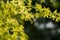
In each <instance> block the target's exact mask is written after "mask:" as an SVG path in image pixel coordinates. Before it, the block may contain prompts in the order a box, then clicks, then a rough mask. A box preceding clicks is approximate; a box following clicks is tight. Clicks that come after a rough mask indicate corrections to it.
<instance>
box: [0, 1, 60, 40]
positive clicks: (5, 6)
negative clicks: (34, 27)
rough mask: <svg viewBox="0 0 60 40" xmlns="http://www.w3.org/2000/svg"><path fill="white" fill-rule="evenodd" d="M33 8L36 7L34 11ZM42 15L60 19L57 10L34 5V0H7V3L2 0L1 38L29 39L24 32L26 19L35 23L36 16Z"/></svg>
mask: <svg viewBox="0 0 60 40" xmlns="http://www.w3.org/2000/svg"><path fill="white" fill-rule="evenodd" d="M40 2H41V3H42V2H44V1H40ZM32 9H35V11H34V13H33V11H31V10H32ZM40 17H43V18H45V17H47V18H51V19H52V20H55V21H56V22H58V21H60V13H58V12H57V10H55V11H54V12H51V11H50V9H49V8H45V7H42V5H41V4H38V3H35V5H32V0H12V1H9V0H7V2H6V3H4V1H2V0H1V1H0V40H19V39H20V40H28V38H29V37H28V35H27V34H26V33H25V32H24V24H25V22H24V21H30V22H31V23H33V20H34V18H40Z"/></svg>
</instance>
